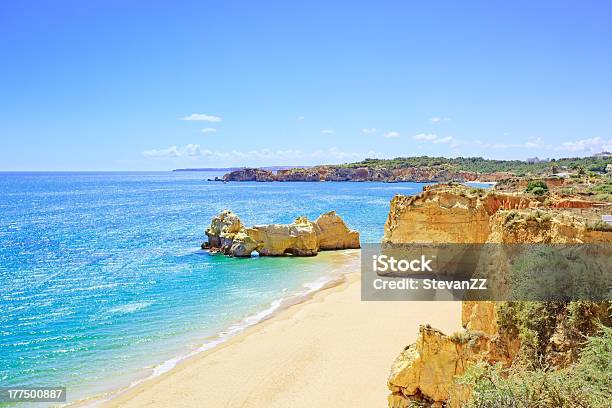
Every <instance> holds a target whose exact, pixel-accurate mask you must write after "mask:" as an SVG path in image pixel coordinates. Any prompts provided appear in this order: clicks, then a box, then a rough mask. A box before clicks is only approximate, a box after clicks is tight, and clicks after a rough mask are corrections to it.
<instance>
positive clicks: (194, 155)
mask: <svg viewBox="0 0 612 408" xmlns="http://www.w3.org/2000/svg"><path fill="white" fill-rule="evenodd" d="M142 154H143V155H144V156H145V157H149V158H155V159H172V162H173V163H179V162H180V163H186V164H187V165H189V164H194V163H198V162H200V163H202V162H205V163H215V164H216V165H218V164H229V165H239V166H243V165H283V164H295V163H297V164H303V165H308V164H325V163H334V162H335V163H338V162H347V161H357V160H362V159H364V158H366V157H381V156H382V155H381V153H377V152H374V151H368V152H365V153H359V152H347V151H343V150H340V149H339V148H338V147H335V146H334V147H331V148H328V149H318V150H315V151H312V152H310V153H305V152H303V151H301V150H295V149H287V150H280V149H276V150H275V149H269V148H263V149H256V150H249V151H240V150H231V151H225V152H221V151H212V150H208V149H204V148H202V147H201V146H200V145H199V144H187V145H185V146H178V147H177V146H170V147H168V148H167V149H151V150H145V151H144V152H143V153H142Z"/></svg>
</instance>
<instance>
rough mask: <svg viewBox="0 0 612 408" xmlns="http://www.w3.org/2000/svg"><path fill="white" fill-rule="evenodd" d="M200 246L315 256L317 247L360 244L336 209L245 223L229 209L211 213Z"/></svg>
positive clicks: (247, 252)
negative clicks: (316, 214) (314, 216)
mask: <svg viewBox="0 0 612 408" xmlns="http://www.w3.org/2000/svg"><path fill="white" fill-rule="evenodd" d="M206 235H207V236H208V242H205V243H204V244H202V248H203V249H209V250H210V251H211V252H221V253H223V254H226V255H230V256H235V257H249V256H251V254H252V253H253V251H256V252H257V253H258V254H259V255H260V256H282V255H294V256H314V255H316V254H317V253H318V252H319V251H324V250H337V249H356V248H360V244H359V232H357V231H354V230H351V229H349V228H348V227H347V226H346V224H345V223H344V221H343V220H342V218H340V217H339V216H338V215H337V214H336V212H335V211H330V212H327V213H325V214H322V215H321V216H319V218H317V219H316V221H314V222H313V221H310V220H308V218H306V217H304V216H302V217H298V218H296V219H295V221H294V222H292V223H291V224H267V225H254V226H252V227H245V226H244V225H243V224H242V222H241V221H240V218H239V217H238V216H237V215H236V214H234V213H233V212H231V211H230V210H224V211H222V212H220V213H219V214H218V215H216V216H215V217H213V219H212V220H211V223H210V227H209V228H208V229H207V230H206Z"/></svg>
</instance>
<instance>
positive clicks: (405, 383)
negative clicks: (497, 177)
mask: <svg viewBox="0 0 612 408" xmlns="http://www.w3.org/2000/svg"><path fill="white" fill-rule="evenodd" d="M549 201H550V200H549ZM556 204H557V203H556V202H555V201H554V200H552V201H550V202H547V203H545V201H544V199H543V198H541V197H534V196H530V195H527V194H517V193H510V192H499V191H489V192H486V191H483V190H478V189H469V188H467V187H464V186H458V185H452V184H450V185H437V186H431V187H428V188H425V189H424V191H423V193H421V194H419V195H417V196H414V197H406V196H401V195H397V196H395V197H394V198H393V200H392V201H391V208H390V212H389V216H388V218H387V222H386V224H385V233H384V238H383V243H390V244H405V243H483V244H484V243H559V244H568V243H592V242H612V232H610V231H608V230H606V228H602V229H601V230H598V229H597V228H593V227H590V226H589V225H590V221H589V219H588V218H586V217H588V216H589V214H588V213H585V214H581V213H576V212H571V211H570V210H567V209H559V208H558V207H557V206H556ZM570 205H572V204H570ZM574 208H582V207H581V206H580V204H577V206H576V207H574ZM499 248H501V247H499ZM505 261H506V255H505V254H504V253H503V251H502V250H499V251H491V253H487V254H485V256H483V257H482V258H481V259H480V261H479V264H478V267H479V268H480V267H487V268H489V270H491V268H492V269H493V270H496V271H497V272H498V277H499V278H500V279H497V280H496V281H495V280H494V281H495V282H494V285H495V284H498V285H502V284H503V283H504V281H505V280H504V278H505V276H507V273H508V271H507V270H505V269H504V268H505V267H506V266H505V265H506V263H505ZM477 272H478V270H477ZM508 303H509V304H511V303H512V302H508ZM500 305H501V304H500V303H495V302H464V303H463V305H462V325H463V327H464V328H465V331H464V332H461V333H455V334H453V335H451V336H447V335H445V334H444V333H442V332H440V331H438V330H435V329H432V328H430V327H428V326H421V328H420V330H419V337H418V339H417V342H416V343H415V344H413V345H410V346H409V347H407V348H406V349H405V350H404V351H403V352H402V353H401V354H400V355H399V356H398V357H397V359H396V361H395V362H394V363H393V366H392V368H391V373H390V376H389V379H388V387H389V389H390V391H391V395H390V396H389V398H388V402H389V407H392V408H406V407H409V406H410V404H411V401H418V402H419V403H425V404H426V405H431V406H439V407H441V406H451V407H460V406H462V404H463V403H464V402H465V401H466V400H467V399H468V398H469V396H470V389H468V388H466V387H465V386H462V385H459V384H458V383H457V382H456V381H455V379H456V377H457V376H458V375H460V374H462V373H463V372H464V371H465V369H466V368H467V367H469V366H470V365H471V364H474V363H475V362H477V361H486V362H488V363H498V362H499V363H502V364H503V365H506V366H507V365H510V364H511V363H512V361H513V359H514V358H515V356H516V355H517V354H518V352H519V350H520V349H521V344H520V341H519V337H518V333H517V330H518V329H517V327H516V326H515V323H513V322H508V321H503V322H502V321H500V315H499V313H500V307H501V306H500ZM511 307H512V306H507V307H506V306H504V308H503V310H505V312H504V316H505V318H506V320H507V318H508V315H511V313H510V314H509V312H507V310H508V308H511ZM589 307H590V308H591V309H588V310H589V311H590V310H592V309H593V306H589ZM594 308H595V309H597V306H595V307H594ZM566 309H567V308H566ZM564 313H565V312H564ZM601 315H605V313H601ZM558 316H561V317H558ZM563 316H566V315H564V314H558V315H554V314H551V317H550V319H549V321H550V326H551V327H552V329H551V332H550V333H548V334H547V336H548V337H546V338H544V337H542V339H543V340H542V341H544V340H546V341H545V342H544V343H543V345H542V348H543V350H545V351H546V353H547V360H546V361H547V362H549V363H551V364H554V365H555V366H563V365H564V364H569V363H570V362H572V361H573V358H575V354H576V353H575V351H576V350H577V342H576V340H575V338H579V337H578V336H575V334H576V331H575V330H572V329H569V328H568V324H567V321H568V318H567V317H563ZM510 320H512V319H510ZM582 338H584V336H582ZM444 404H446V405H444Z"/></svg>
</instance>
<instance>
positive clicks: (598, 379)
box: [461, 325, 612, 408]
mask: <svg viewBox="0 0 612 408" xmlns="http://www.w3.org/2000/svg"><path fill="white" fill-rule="evenodd" d="M461 381H462V382H463V383H465V384H469V385H471V386H472V387H473V393H472V400H471V401H470V403H469V404H468V405H467V407H469V408H489V407H515V408H531V407H538V408H549V407H550V408H575V407H584V408H587V407H590V408H604V407H610V390H611V389H612V328H610V327H606V326H603V325H602V326H600V332H598V333H597V335H595V336H589V337H588V338H587V340H586V344H585V346H584V348H583V349H582V351H581V353H580V357H579V359H578V362H577V363H576V364H573V365H571V366H569V367H567V368H562V369H559V370H551V369H548V367H546V366H539V367H536V368H533V369H529V370H526V369H524V368H521V367H512V368H509V369H503V368H502V367H501V366H500V365H496V366H489V365H487V364H485V363H479V364H476V365H474V366H472V367H470V368H469V369H468V371H467V372H466V373H465V374H464V375H463V377H462V379H461Z"/></svg>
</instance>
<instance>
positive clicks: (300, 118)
mask: <svg viewBox="0 0 612 408" xmlns="http://www.w3.org/2000/svg"><path fill="white" fill-rule="evenodd" d="M295 119H296V120H304V119H305V118H304V116H298V117H297V118H295Z"/></svg>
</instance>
